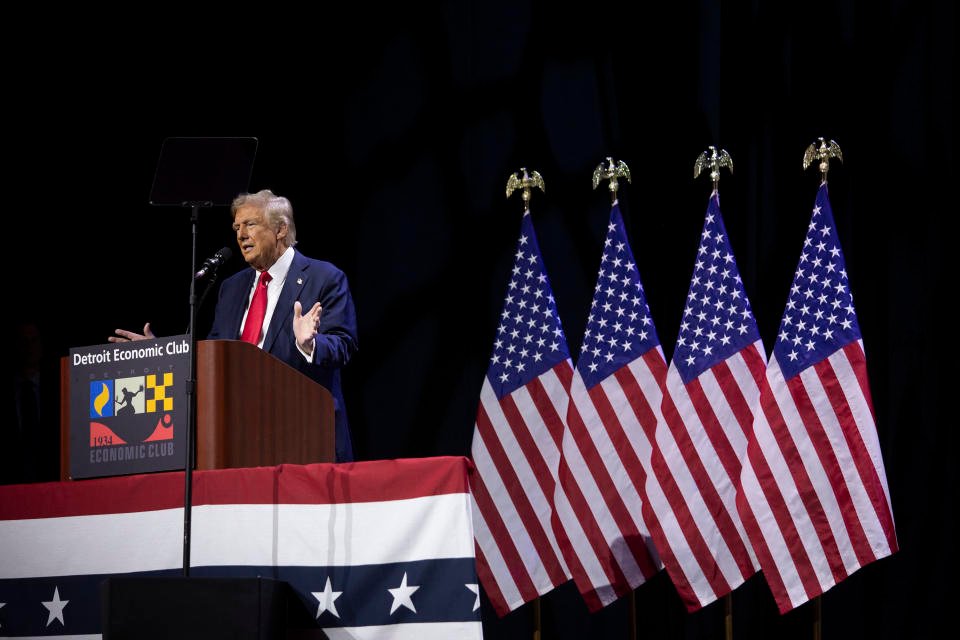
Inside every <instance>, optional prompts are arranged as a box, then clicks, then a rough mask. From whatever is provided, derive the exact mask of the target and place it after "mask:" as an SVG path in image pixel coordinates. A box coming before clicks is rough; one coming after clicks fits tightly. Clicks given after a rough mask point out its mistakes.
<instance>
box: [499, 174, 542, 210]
mask: <svg viewBox="0 0 960 640" xmlns="http://www.w3.org/2000/svg"><path fill="white" fill-rule="evenodd" d="M533 187H538V188H539V189H540V191H543V192H544V193H546V192H547V188H546V186H544V184H543V177H542V176H541V175H540V174H539V173H538V172H536V171H531V172H530V173H527V168H526V167H520V173H515V174H513V175H512V176H510V177H509V178H507V197H508V198H509V197H510V194H512V193H513V192H514V191H516V190H517V189H523V193H522V194H521V198H523V211H524V213H526V212H528V211H530V189H532V188H533Z"/></svg>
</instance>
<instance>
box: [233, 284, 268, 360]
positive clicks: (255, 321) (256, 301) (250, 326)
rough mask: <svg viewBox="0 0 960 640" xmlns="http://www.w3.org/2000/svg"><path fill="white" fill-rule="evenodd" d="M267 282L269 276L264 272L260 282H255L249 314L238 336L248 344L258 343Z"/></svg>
mask: <svg viewBox="0 0 960 640" xmlns="http://www.w3.org/2000/svg"><path fill="white" fill-rule="evenodd" d="M268 282H270V274H269V273H268V272H266V271H264V272H262V273H261V274H260V280H258V281H257V288H256V290H255V291H254V292H253V300H251V301H250V312H249V313H247V322H246V323H245V324H244V325H243V333H241V334H240V339H241V340H244V341H246V342H249V343H250V344H259V342H260V331H261V330H262V329H263V316H264V315H265V314H266V313H267V283H268Z"/></svg>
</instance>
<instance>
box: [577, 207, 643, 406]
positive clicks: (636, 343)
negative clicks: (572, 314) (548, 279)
mask: <svg viewBox="0 0 960 640" xmlns="http://www.w3.org/2000/svg"><path fill="white" fill-rule="evenodd" d="M659 344H660V340H659V338H657V332H656V329H654V326H653V320H652V319H651V317H650V308H649V307H648V306H647V299H646V297H645V296H644V295H643V285H642V284H641V283H640V273H639V271H638V270H637V263H636V261H635V260H634V259H633V252H632V251H631V250H630V243H629V242H627V233H626V230H625V229H624V227H623V217H622V216H621V215H620V207H619V205H616V204H614V206H613V209H612V210H611V211H610V223H609V224H608V225H607V237H606V239H605V240H604V243H603V255H601V257H600V270H599V272H598V273H597V286H596V287H595V288H594V291H593V302H592V303H591V304H590V315H589V316H588V317H587V327H586V329H585V330H584V332H583V345H582V346H581V347H580V357H579V359H578V360H577V371H579V372H580V376H581V377H582V378H583V382H584V384H585V385H586V387H587V388H588V389H589V388H591V387H593V386H594V385H596V384H598V383H599V382H601V381H602V380H603V379H604V378H606V377H607V376H609V375H610V374H611V373H613V372H614V371H616V370H617V369H619V368H621V367H623V366H624V365H626V364H629V363H630V362H632V361H633V360H635V359H636V358H638V357H640V356H642V355H643V354H644V353H646V352H647V351H649V350H650V349H653V348H654V347H656V346H658V345H659Z"/></svg>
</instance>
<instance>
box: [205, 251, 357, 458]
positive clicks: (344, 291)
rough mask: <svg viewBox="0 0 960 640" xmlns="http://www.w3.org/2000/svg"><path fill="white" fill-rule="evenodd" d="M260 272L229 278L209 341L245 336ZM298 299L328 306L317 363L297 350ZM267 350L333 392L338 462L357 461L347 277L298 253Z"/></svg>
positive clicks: (353, 334)
mask: <svg viewBox="0 0 960 640" xmlns="http://www.w3.org/2000/svg"><path fill="white" fill-rule="evenodd" d="M256 276H257V271H256V270H255V269H244V270H243V271H241V272H240V273H236V274H234V275H232V276H230V277H229V278H227V279H226V280H224V281H223V284H221V285H220V295H219V297H218V298H217V306H216V309H215V311H214V318H213V328H212V329H210V334H209V335H208V336H207V338H208V339H210V340H224V339H226V340H237V339H239V338H240V329H241V327H240V323H241V321H242V320H243V313H244V311H246V308H247V302H248V299H249V297H250V290H251V289H252V288H253V283H254V279H255V278H256ZM296 300H299V301H300V304H301V305H303V312H304V313H306V312H307V311H309V310H310V308H311V307H313V305H314V303H316V302H319V303H320V306H322V307H323V311H321V313H320V330H319V332H318V334H317V337H316V341H315V345H314V349H313V361H312V362H308V361H307V360H306V358H304V357H303V354H301V353H300V351H299V350H297V345H296V338H295V337H294V335H293V303H294V301H296ZM263 350H264V351H266V352H267V353H270V354H272V355H274V356H276V357H277V358H280V359H281V360H283V361H284V362H286V363H287V364H289V365H290V366H292V367H294V368H295V369H297V370H299V371H301V372H303V373H304V374H306V375H308V376H310V377H311V378H312V379H314V380H316V381H317V382H319V383H320V384H322V385H323V386H324V387H326V388H327V389H328V390H329V391H330V394H331V395H332V396H333V401H334V406H335V415H334V420H335V423H336V432H335V437H336V455H337V462H349V461H351V460H353V445H352V444H351V441H350V429H349V425H348V423H347V413H346V406H345V405H344V402H343V392H342V390H341V388H340V367H342V366H343V365H345V364H347V362H349V361H350V358H351V356H352V355H353V354H354V352H355V351H356V350H357V318H356V313H355V311H354V307H353V298H352V297H351V295H350V288H349V287H348V286H347V277H346V275H345V274H344V273H343V272H342V271H340V269H338V268H336V267H335V266H333V265H332V264H330V263H329V262H323V261H322V260H314V259H312V258H308V257H306V256H304V255H303V254H302V253H300V252H299V251H294V255H293V263H292V264H291V265H290V271H289V272H287V279H286V280H285V281H284V283H283V289H282V290H281V291H280V298H279V299H278V300H277V307H276V309H275V310H274V312H273V316H272V317H271V318H270V325H269V326H268V327H267V329H266V337H265V338H264V341H263Z"/></svg>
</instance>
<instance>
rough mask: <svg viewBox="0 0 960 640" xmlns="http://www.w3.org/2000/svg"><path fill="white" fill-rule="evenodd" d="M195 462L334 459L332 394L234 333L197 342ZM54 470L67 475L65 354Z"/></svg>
mask: <svg viewBox="0 0 960 640" xmlns="http://www.w3.org/2000/svg"><path fill="white" fill-rule="evenodd" d="M196 380H197V420H196V429H195V433H196V436H197V448H196V454H197V457H196V461H197V465H196V468H197V469H231V468H240V467H259V466H273V465H278V464H285V463H289V464H310V463H314V462H333V461H334V459H335V453H334V422H333V420H334V418H333V412H334V407H333V396H332V395H330V392H329V391H327V389H326V388H324V387H323V386H322V385H320V384H318V383H317V382H314V381H313V380H312V379H310V378H309V377H307V376H306V375H304V374H303V373H301V372H299V371H297V370H296V369H294V368H293V367H291V366H290V365H288V364H286V363H285V362H283V361H281V360H280V359H278V358H276V357H274V356H272V355H270V354H269V353H266V352H265V351H263V350H262V349H260V348H258V347H256V346H254V345H252V344H249V343H247V342H242V341H240V340H201V341H199V342H197V371H196ZM60 443H61V448H60V451H61V455H60V478H61V480H67V479H69V477H70V451H69V446H70V375H69V361H68V360H67V358H64V359H63V360H62V361H61V366H60Z"/></svg>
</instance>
